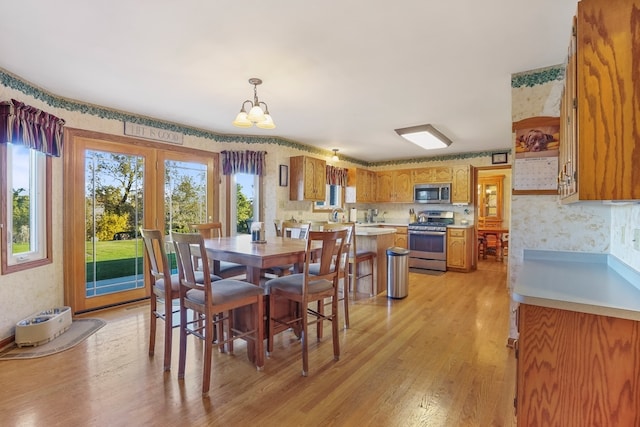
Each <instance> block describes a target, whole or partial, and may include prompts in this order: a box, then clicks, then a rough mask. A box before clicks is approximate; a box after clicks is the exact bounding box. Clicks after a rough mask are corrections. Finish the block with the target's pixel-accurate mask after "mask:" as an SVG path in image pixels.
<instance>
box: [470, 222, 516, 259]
mask: <svg viewBox="0 0 640 427" xmlns="http://www.w3.org/2000/svg"><path fill="white" fill-rule="evenodd" d="M508 233H509V229H508V228H497V227H478V237H481V236H484V237H486V236H487V235H493V236H495V237H496V261H502V258H503V254H502V236H503V235H504V234H508ZM484 253H485V257H486V254H487V252H486V248H485V252H484Z"/></svg>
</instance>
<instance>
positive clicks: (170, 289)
mask: <svg viewBox="0 0 640 427" xmlns="http://www.w3.org/2000/svg"><path fill="white" fill-rule="evenodd" d="M140 235H141V236H142V241H143V242H144V249H145V251H144V252H145V257H146V259H147V264H148V266H149V283H150V285H151V291H150V292H149V294H150V302H149V306H150V319H149V356H153V354H154V353H155V343H156V328H157V319H160V320H162V321H164V370H165V371H168V370H170V369H171V342H172V330H173V328H174V327H175V326H177V325H174V324H173V314H174V313H177V312H178V309H177V308H176V309H175V310H174V309H173V302H174V301H175V302H177V301H178V300H179V295H178V288H179V275H178V273H177V272H176V273H173V272H172V269H171V264H170V261H169V256H168V255H167V252H168V251H167V249H166V247H167V246H169V247H170V248H172V247H173V245H172V244H170V245H167V241H166V240H165V236H164V234H163V233H162V232H161V231H160V230H155V229H147V228H141V229H140ZM171 252H173V251H171ZM220 279H221V278H220V277H218V276H216V275H210V281H216V280H220ZM195 281H196V282H198V283H204V273H203V272H201V271H200V272H198V273H197V274H196V275H195ZM158 302H160V303H161V304H162V305H163V310H162V311H160V310H158Z"/></svg>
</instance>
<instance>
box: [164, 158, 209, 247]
mask: <svg viewBox="0 0 640 427" xmlns="http://www.w3.org/2000/svg"><path fill="white" fill-rule="evenodd" d="M164 165H165V173H164V215H165V221H164V224H165V229H164V230H165V234H166V235H168V234H169V231H179V232H183V233H184V232H189V231H190V229H189V226H190V225H191V224H201V223H204V222H210V221H212V220H213V219H212V216H211V214H210V213H209V212H207V182H208V179H207V164H206V163H196V162H189V161H177V160H165V162H164Z"/></svg>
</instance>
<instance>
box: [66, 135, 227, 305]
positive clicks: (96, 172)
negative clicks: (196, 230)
mask: <svg viewBox="0 0 640 427" xmlns="http://www.w3.org/2000/svg"><path fill="white" fill-rule="evenodd" d="M67 141H70V142H69V143H68V144H67V145H66V147H65V148H66V149H67V150H65V151H68V152H69V153H68V155H66V156H65V180H64V181H65V207H64V211H65V215H64V229H65V235H66V236H67V238H65V242H64V249H65V251H64V252H65V303H66V304H67V305H70V306H71V307H72V309H73V311H74V313H77V312H82V311H88V310H92V309H97V308H101V307H106V306H111V305H116V304H122V303H126V302H130V301H135V300H139V299H143V298H146V297H148V296H149V286H148V281H149V277H148V269H147V266H146V265H145V259H144V249H143V245H142V241H141V239H140V235H139V229H140V228H141V227H144V228H157V229H160V230H163V231H164V233H165V234H166V235H168V234H169V232H170V231H171V230H174V231H188V230H189V225H190V224H193V223H198V222H205V221H209V220H214V218H217V217H218V212H217V207H215V204H214V200H216V197H217V186H216V185H214V183H215V182H217V180H216V179H214V178H215V176H216V175H217V167H216V165H217V155H216V154H214V153H203V152H201V151H195V150H191V151H190V150H185V149H184V148H182V147H176V148H173V147H165V146H164V145H162V144H153V143H149V142H146V141H143V142H140V141H138V140H135V139H131V138H123V137H114V136H111V135H102V134H96V133H93V132H84V131H77V130H71V132H70V135H69V136H68V139H67Z"/></svg>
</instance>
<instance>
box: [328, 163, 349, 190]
mask: <svg viewBox="0 0 640 427" xmlns="http://www.w3.org/2000/svg"><path fill="white" fill-rule="evenodd" d="M347 172H348V169H345V168H338V167H335V166H331V165H327V184H329V185H340V186H342V187H346V186H347Z"/></svg>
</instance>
